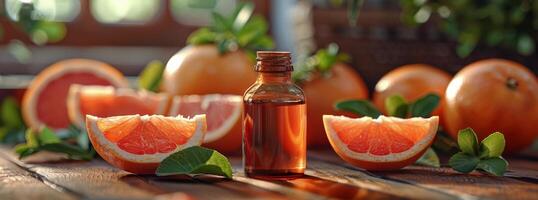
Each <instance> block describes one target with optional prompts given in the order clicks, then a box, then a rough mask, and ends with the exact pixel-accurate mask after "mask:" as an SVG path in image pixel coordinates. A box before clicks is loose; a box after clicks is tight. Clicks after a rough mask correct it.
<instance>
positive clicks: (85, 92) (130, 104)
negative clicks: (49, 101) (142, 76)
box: [67, 85, 169, 126]
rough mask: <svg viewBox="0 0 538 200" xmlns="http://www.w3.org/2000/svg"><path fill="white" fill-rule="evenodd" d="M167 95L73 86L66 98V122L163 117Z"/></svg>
mask: <svg viewBox="0 0 538 200" xmlns="http://www.w3.org/2000/svg"><path fill="white" fill-rule="evenodd" d="M168 100H169V97H168V95H165V94H155V93H152V92H148V91H144V90H142V91H134V90H132V89H129V88H114V87H111V86H82V85H72V86H71V88H70V89H69V94H68V97H67V108H68V113H69V119H70V120H71V122H72V123H73V124H77V125H81V126H82V125H83V123H84V117H85V116H86V115H87V114H89V115H93V116H97V117H111V116H120V115H134V114H139V115H152V114H165V112H166V109H167V106H168Z"/></svg>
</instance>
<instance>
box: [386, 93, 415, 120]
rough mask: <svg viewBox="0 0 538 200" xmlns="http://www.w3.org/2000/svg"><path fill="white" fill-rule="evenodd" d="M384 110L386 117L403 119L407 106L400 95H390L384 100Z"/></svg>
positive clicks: (405, 115)
mask: <svg viewBox="0 0 538 200" xmlns="http://www.w3.org/2000/svg"><path fill="white" fill-rule="evenodd" d="M385 108H386V109H387V113H388V115H390V116H395V117H400V118H405V117H407V110H408V108H409V106H408V104H407V102H406V101H405V99H404V98H403V97H402V96H401V95H392V96H390V97H388V98H386V99H385Z"/></svg>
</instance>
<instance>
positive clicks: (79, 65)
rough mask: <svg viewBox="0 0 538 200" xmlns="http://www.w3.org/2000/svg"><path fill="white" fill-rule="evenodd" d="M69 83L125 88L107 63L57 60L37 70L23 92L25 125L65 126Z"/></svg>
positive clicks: (115, 71)
mask: <svg viewBox="0 0 538 200" xmlns="http://www.w3.org/2000/svg"><path fill="white" fill-rule="evenodd" d="M72 84H82V85H112V86H115V87H128V82H127V80H126V79H125V77H123V75H122V74H121V72H119V71H118V70H116V69H115V68H114V67H112V66H110V65H108V64H106V63H103V62H100V61H95V60H88V59H70V60H64V61H60V62H57V63H55V64H53V65H51V66H50V67H47V68H46V69H45V70H43V71H42V72H41V73H39V74H38V75H37V76H36V77H35V78H34V80H32V82H31V83H30V85H29V86H28V89H27V90H26V92H25V94H24V97H23V101H22V107H21V109H22V115H23V118H24V121H25V122H26V125H28V126H29V127H31V128H34V129H36V130H37V129H39V128H40V127H41V126H43V125H47V126H49V127H51V128H53V129H60V128H66V127H68V125H69V123H70V122H69V117H68V114H67V106H66V97H67V93H68V90H69V86H71V85H72Z"/></svg>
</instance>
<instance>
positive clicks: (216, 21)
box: [212, 12, 232, 31]
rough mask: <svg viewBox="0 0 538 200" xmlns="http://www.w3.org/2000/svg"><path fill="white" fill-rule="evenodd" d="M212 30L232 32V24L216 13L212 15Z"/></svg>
mask: <svg viewBox="0 0 538 200" xmlns="http://www.w3.org/2000/svg"><path fill="white" fill-rule="evenodd" d="M212 16H213V28H214V29H215V30H216V31H232V22H231V21H230V20H228V19H226V18H225V17H224V16H222V15H221V14H219V13H217V12H213V13H212Z"/></svg>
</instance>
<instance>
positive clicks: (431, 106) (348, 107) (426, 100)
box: [335, 93, 441, 118]
mask: <svg viewBox="0 0 538 200" xmlns="http://www.w3.org/2000/svg"><path fill="white" fill-rule="evenodd" d="M440 100H441V98H440V97H439V95H437V94H434V93H429V94H426V95H424V96H422V97H420V98H418V99H417V100H415V101H414V102H407V101H406V100H405V99H404V98H403V97H402V96H400V95H393V96H390V97H388V98H387V99H385V108H386V109H387V114H388V115H390V116H395V117H400V118H408V117H429V116H431V113H432V112H433V110H435V108H436V107H437V106H438V105H439V101H440ZM335 107H336V109H337V110H342V111H347V112H351V113H354V114H358V115H361V116H369V117H372V118H377V117H379V116H380V115H382V113H381V111H379V110H378V109H377V108H376V107H375V106H374V104H372V103H371V102H370V101H368V100H361V99H359V100H356V99H353V100H345V101H340V102H338V103H336V105H335Z"/></svg>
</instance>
